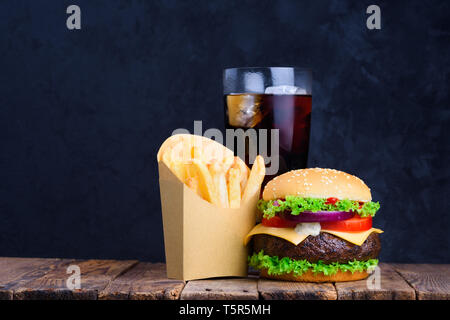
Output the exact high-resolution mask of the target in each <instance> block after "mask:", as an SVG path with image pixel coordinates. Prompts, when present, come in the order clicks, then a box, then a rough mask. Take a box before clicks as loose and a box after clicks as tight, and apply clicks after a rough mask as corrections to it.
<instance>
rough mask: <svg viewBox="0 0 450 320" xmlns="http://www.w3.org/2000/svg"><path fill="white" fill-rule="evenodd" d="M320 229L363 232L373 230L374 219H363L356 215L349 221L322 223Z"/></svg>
mask: <svg viewBox="0 0 450 320" xmlns="http://www.w3.org/2000/svg"><path fill="white" fill-rule="evenodd" d="M320 227H321V228H322V229H325V230H334V231H343V232H361V231H366V230H369V229H370V228H372V217H366V218H361V217H360V216H359V215H357V214H355V215H354V216H353V218H350V219H347V220H340V221H327V222H321V223H320Z"/></svg>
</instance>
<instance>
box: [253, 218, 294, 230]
mask: <svg viewBox="0 0 450 320" xmlns="http://www.w3.org/2000/svg"><path fill="white" fill-rule="evenodd" d="M297 223H298V222H293V221H288V220H285V219H283V218H281V217H279V216H274V217H272V218H270V219H266V218H263V219H262V225H263V226H266V227H274V228H295V226H296V225H297Z"/></svg>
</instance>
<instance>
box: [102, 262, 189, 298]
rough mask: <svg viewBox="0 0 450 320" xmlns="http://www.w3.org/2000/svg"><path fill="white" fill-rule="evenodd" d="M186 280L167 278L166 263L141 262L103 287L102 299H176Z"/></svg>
mask: <svg viewBox="0 0 450 320" xmlns="http://www.w3.org/2000/svg"><path fill="white" fill-rule="evenodd" d="M184 284H185V282H184V281H180V280H171V279H167V276H166V265H165V264H162V263H155V264H153V263H147V262H140V263H139V264H138V265H136V266H135V267H134V268H132V269H130V270H129V271H128V272H125V273H124V274H122V275H120V276H119V277H117V278H116V279H115V280H114V281H112V282H111V283H110V284H108V286H107V287H106V288H105V289H103V290H102V291H101V292H100V293H99V296H98V298H99V299H102V300H127V299H130V300H161V299H164V300H175V299H179V298H180V293H181V290H182V289H183V287H184Z"/></svg>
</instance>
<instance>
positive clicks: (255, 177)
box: [242, 155, 266, 202]
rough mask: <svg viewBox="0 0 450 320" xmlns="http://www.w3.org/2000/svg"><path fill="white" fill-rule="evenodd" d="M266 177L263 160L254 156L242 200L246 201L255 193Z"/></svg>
mask: <svg viewBox="0 0 450 320" xmlns="http://www.w3.org/2000/svg"><path fill="white" fill-rule="evenodd" d="M265 175H266V166H265V165H264V158H263V157H261V156H259V155H258V156H256V158H255V162H253V166H252V170H251V171H250V177H249V178H248V182H247V185H246V187H245V191H244V195H243V196H242V200H243V201H244V202H245V201H247V200H248V199H249V198H250V197H251V196H252V195H254V194H255V192H258V190H259V189H260V188H261V184H262V182H263V180H264V176H265Z"/></svg>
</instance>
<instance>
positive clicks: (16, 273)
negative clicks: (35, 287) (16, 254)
mask: <svg viewBox="0 0 450 320" xmlns="http://www.w3.org/2000/svg"><path fill="white" fill-rule="evenodd" d="M61 261H62V260H61V259H35V258H0V300H11V299H12V298H13V295H14V289H15V288H17V287H20V286H21V285H22V284H24V283H26V282H29V281H31V280H33V279H36V278H39V277H42V276H43V275H45V274H46V273H47V272H49V271H51V270H53V269H55V268H56V266H57V265H58V264H59V263H61Z"/></svg>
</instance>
